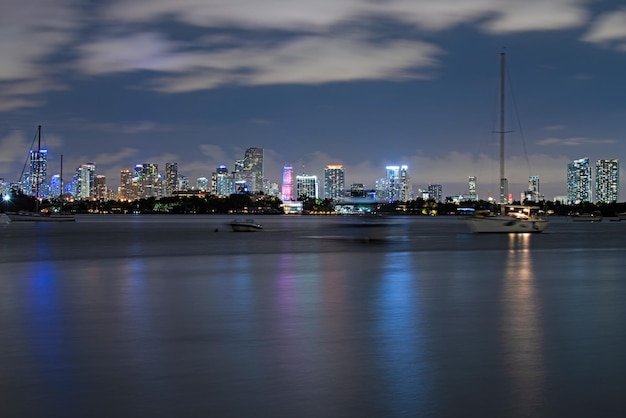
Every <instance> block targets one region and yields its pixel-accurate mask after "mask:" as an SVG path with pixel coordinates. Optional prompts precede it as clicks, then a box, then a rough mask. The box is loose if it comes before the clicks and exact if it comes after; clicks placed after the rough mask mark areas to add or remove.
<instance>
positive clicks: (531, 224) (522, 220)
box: [465, 205, 548, 233]
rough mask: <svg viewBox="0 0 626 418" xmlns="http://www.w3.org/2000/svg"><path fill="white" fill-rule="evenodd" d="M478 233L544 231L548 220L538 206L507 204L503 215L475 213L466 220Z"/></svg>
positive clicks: (471, 228)
mask: <svg viewBox="0 0 626 418" xmlns="http://www.w3.org/2000/svg"><path fill="white" fill-rule="evenodd" d="M465 222H466V223H467V225H468V226H469V228H470V231H472V232H476V233H490V232H499V233H509V232H542V231H543V230H545V229H546V228H547V227H548V220H547V219H546V218H545V217H544V216H543V215H542V212H541V209H540V208H539V207H537V206H522V205H507V206H505V208H504V214H503V215H494V216H489V215H480V214H478V215H475V216H471V217H469V218H467V219H466V220H465Z"/></svg>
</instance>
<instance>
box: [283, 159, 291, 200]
mask: <svg viewBox="0 0 626 418" xmlns="http://www.w3.org/2000/svg"><path fill="white" fill-rule="evenodd" d="M280 197H281V200H282V201H283V202H290V201H292V200H293V167H292V166H291V165H286V166H284V167H283V186H282V189H281V195H280Z"/></svg>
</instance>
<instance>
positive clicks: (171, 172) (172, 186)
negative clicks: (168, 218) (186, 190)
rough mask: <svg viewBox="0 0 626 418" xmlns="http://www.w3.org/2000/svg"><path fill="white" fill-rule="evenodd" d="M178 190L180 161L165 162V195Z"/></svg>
mask: <svg viewBox="0 0 626 418" xmlns="http://www.w3.org/2000/svg"><path fill="white" fill-rule="evenodd" d="M176 190H178V163H165V195H166V196H171V195H172V194H173V193H174V192H175V191H176Z"/></svg>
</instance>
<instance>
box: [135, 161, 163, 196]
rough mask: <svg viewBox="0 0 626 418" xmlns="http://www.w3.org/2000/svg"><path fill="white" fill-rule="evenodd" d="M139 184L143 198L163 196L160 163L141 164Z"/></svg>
mask: <svg viewBox="0 0 626 418" xmlns="http://www.w3.org/2000/svg"><path fill="white" fill-rule="evenodd" d="M139 184H140V190H141V197H142V198H150V197H160V196H161V194H162V193H161V178H160V177H159V166H158V164H152V163H145V164H142V165H141V177H140V180H139Z"/></svg>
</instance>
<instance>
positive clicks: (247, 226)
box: [230, 219, 263, 232]
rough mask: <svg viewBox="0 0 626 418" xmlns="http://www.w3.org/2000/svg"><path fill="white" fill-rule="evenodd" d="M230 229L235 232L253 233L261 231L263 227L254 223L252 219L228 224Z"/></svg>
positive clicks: (238, 220)
mask: <svg viewBox="0 0 626 418" xmlns="http://www.w3.org/2000/svg"><path fill="white" fill-rule="evenodd" d="M230 227H231V228H232V229H233V231H235V232H253V231H261V230H262V229H263V225H261V224H258V223H256V222H254V220H253V219H235V220H234V221H232V222H231V223H230Z"/></svg>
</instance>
